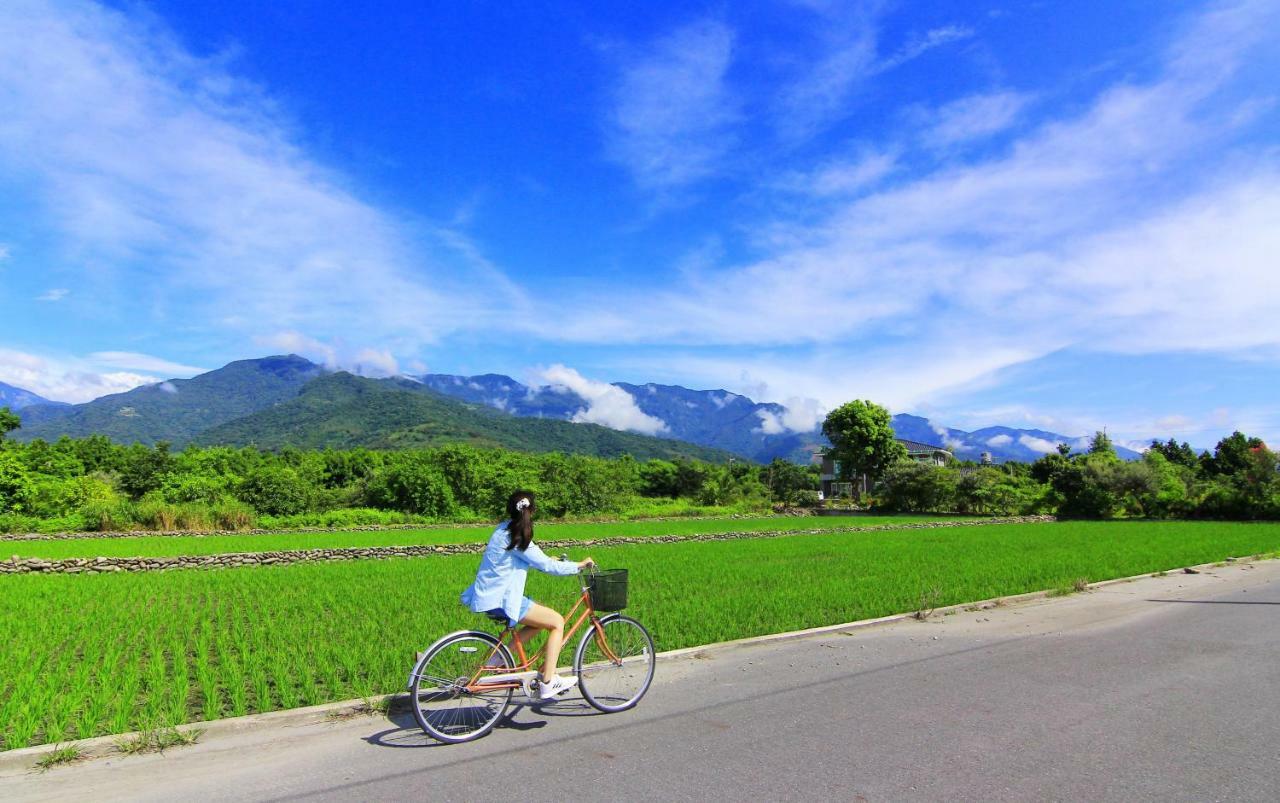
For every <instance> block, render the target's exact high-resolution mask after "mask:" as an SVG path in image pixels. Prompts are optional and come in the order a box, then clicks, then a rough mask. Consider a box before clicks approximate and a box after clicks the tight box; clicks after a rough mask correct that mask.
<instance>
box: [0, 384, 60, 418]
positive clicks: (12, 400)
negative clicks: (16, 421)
mask: <svg viewBox="0 0 1280 803" xmlns="http://www.w3.org/2000/svg"><path fill="white" fill-rule="evenodd" d="M37 404H43V405H48V406H50V407H69V406H70V405H69V404H67V403H66V402H56V401H49V400H48V399H46V398H45V397H43V396H37V395H36V394H34V393H32V392H31V391H29V390H23V389H22V388H15V387H14V386H13V385H8V384H5V383H4V382H0V407H8V408H9V409H10V410H12V411H13V412H15V413H16V412H18V411H19V410H22V409H24V408H26V407H33V406H35V405H37Z"/></svg>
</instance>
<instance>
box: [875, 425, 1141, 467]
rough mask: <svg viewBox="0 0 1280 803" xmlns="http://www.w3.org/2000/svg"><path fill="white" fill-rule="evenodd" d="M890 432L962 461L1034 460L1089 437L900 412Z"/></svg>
mask: <svg viewBox="0 0 1280 803" xmlns="http://www.w3.org/2000/svg"><path fill="white" fill-rule="evenodd" d="M893 431H894V433H895V434H897V436H898V437H899V438H906V439H908V440H913V441H922V442H924V443H935V444H938V445H939V446H947V447H948V448H950V449H951V451H952V453H953V454H954V455H955V456H956V457H958V458H960V459H961V460H975V461H976V460H980V459H982V453H983V452H988V453H990V454H991V459H992V460H994V461H995V462H997V463H1004V462H1008V461H1010V460H1016V461H1019V462H1023V463H1030V462H1034V461H1035V460H1037V459H1039V457H1040V456H1041V455H1043V454H1045V453H1046V452H1049V451H1053V450H1054V449H1055V448H1056V446H1057V444H1059V443H1065V444H1067V445H1068V446H1070V447H1071V450H1072V451H1073V452H1083V451H1085V450H1086V449H1088V448H1089V437H1088V436H1074V437H1073V436H1069V435H1059V434H1058V433H1056V432H1048V431H1046V430H1043V429H1013V428H1012V427H984V428H983V429H978V430H974V431H973V432H965V431H964V430H962V429H952V428H950V427H942V426H937V425H935V424H934V423H933V422H931V421H930V420H929V419H927V418H921V417H920V416H917V415H907V414H899V415H895V416H894V417H893ZM1115 448H1116V454H1117V455H1119V456H1120V457H1121V458H1122V459H1124V460H1136V459H1138V458H1139V457H1141V456H1142V454H1141V453H1140V452H1135V451H1134V450H1132V449H1126V448H1125V447H1123V446H1116V447H1115Z"/></svg>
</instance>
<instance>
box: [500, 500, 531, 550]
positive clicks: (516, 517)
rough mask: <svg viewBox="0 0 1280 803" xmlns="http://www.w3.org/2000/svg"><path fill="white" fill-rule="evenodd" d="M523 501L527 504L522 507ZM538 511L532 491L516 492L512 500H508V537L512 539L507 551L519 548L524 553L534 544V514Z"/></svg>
mask: <svg viewBox="0 0 1280 803" xmlns="http://www.w3.org/2000/svg"><path fill="white" fill-rule="evenodd" d="M521 501H525V502H527V504H525V505H524V506H522V507H521V506H519V505H520V502H521ZM537 509H538V506H537V505H535V504H534V502H533V492H532V491H516V492H515V493H513V494H511V498H510V499H508V500H507V518H508V519H510V521H508V522H507V536H508V537H509V538H510V539H511V542H510V543H508V544H507V549H515V548H516V547H519V548H520V551H521V552H523V551H525V550H526V549H528V548H529V544H531V543H533V512H534V511H535V510H537Z"/></svg>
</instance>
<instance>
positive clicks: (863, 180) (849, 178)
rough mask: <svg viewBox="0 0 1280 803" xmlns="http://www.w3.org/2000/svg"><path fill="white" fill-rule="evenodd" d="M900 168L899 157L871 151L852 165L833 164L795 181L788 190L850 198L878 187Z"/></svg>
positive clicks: (795, 178)
mask: <svg viewBox="0 0 1280 803" xmlns="http://www.w3.org/2000/svg"><path fill="white" fill-rule="evenodd" d="M897 166H898V155H897V154H896V153H894V152H889V151H875V150H871V151H866V152H863V153H861V154H858V155H857V156H856V157H854V158H853V159H852V160H851V161H836V162H831V163H828V164H827V165H825V166H823V167H821V168H819V169H818V170H816V171H814V172H813V173H809V174H805V175H801V176H795V177H792V178H791V179H790V180H788V181H787V182H786V187H787V188H788V189H791V190H796V191H801V192H806V193H813V194H814V195H819V196H835V195H849V194H853V193H858V192H862V191H863V190H866V189H868V188H870V187H871V186H873V185H875V184H876V183H878V182H879V181H880V180H881V179H883V178H885V177H886V176H888V175H889V174H890V173H892V172H893V171H894V169H895V168H896V167H897Z"/></svg>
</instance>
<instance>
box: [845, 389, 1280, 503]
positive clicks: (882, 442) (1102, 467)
mask: <svg viewBox="0 0 1280 803" xmlns="http://www.w3.org/2000/svg"><path fill="white" fill-rule="evenodd" d="M823 432H824V434H826V436H827V438H828V439H829V440H830V441H831V443H832V444H833V449H832V452H833V456H834V457H835V458H836V459H837V460H838V461H839V465H840V467H841V474H842V475H843V476H842V479H846V480H849V479H853V478H856V477H860V476H866V477H868V478H869V480H870V482H871V486H872V489H873V497H872V498H873V501H874V503H875V505H876V506H878V507H881V508H883V509H887V510H898V511H916V512H925V511H935V512H938V511H955V512H961V513H979V514H994V515H1009V514H1026V513H1046V512H1047V513H1056V514H1057V515H1059V516H1061V517H1064V518H1110V517H1113V516H1133V517H1150V518H1173V517H1176V518H1225V519H1276V518H1280V470H1278V468H1280V457H1278V456H1277V455H1276V453H1274V452H1272V451H1271V450H1269V449H1268V448H1267V447H1266V444H1264V443H1263V442H1262V441H1261V440H1260V439H1258V438H1250V437H1248V436H1246V435H1244V434H1242V433H1240V432H1235V433H1233V434H1232V435H1230V436H1229V437H1227V438H1223V439H1222V440H1221V441H1219V442H1218V444H1217V446H1216V447H1215V448H1214V450H1213V451H1212V452H1204V453H1201V454H1197V453H1196V451H1195V450H1194V449H1192V448H1191V446H1189V445H1188V444H1186V443H1181V444H1179V443H1177V442H1176V441H1174V440H1172V439H1170V440H1169V441H1167V442H1163V443H1162V442H1160V441H1153V442H1152V444H1151V448H1150V449H1148V450H1147V451H1146V452H1145V453H1144V454H1143V457H1142V459H1141V460H1131V461H1126V460H1121V459H1120V458H1119V457H1118V456H1117V455H1116V451H1115V447H1114V445H1113V444H1112V442H1111V440H1110V438H1108V437H1107V435H1106V434H1105V433H1103V432H1099V433H1096V434H1095V435H1094V437H1093V439H1092V440H1091V442H1090V445H1089V449H1088V451H1086V452H1084V453H1081V454H1071V450H1070V449H1069V448H1068V447H1067V446H1066V445H1065V444H1064V445H1061V446H1059V449H1058V451H1057V452H1054V453H1050V454H1047V455H1045V456H1044V457H1041V458H1040V459H1039V460H1037V461H1035V462H1034V463H1032V464H1029V465H1028V464H1025V463H1006V464H1004V465H1002V466H977V465H974V464H972V463H959V462H957V463H956V464H954V465H949V466H932V465H926V464H921V463H916V462H913V461H911V460H908V459H907V456H906V451H905V450H904V449H903V447H902V444H900V443H898V442H897V441H896V440H894V438H893V429H892V427H891V426H890V417H889V413H888V411H887V410H885V409H884V408H883V407H880V406H879V405H876V404H872V403H871V402H866V401H854V402H850V403H848V404H846V405H843V406H842V407H839V408H837V409H836V410H833V411H832V412H831V414H830V415H828V416H827V419H826V422H825V423H824V425H823Z"/></svg>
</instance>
